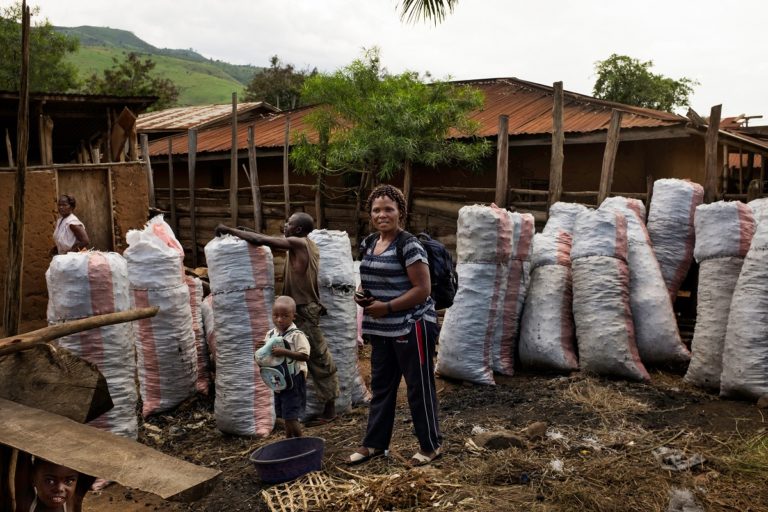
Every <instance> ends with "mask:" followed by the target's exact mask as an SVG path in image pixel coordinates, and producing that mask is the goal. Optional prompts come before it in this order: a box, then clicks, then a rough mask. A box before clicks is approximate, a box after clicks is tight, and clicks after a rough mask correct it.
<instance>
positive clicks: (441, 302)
mask: <svg viewBox="0 0 768 512" xmlns="http://www.w3.org/2000/svg"><path fill="white" fill-rule="evenodd" d="M411 238H415V239H416V240H418V241H419V243H421V245H422V246H423V247H424V250H425V251H426V253H427V259H428V260H429V279H430V281H431V282H432V293H431V295H432V299H433V300H434V301H435V309H445V308H449V307H451V306H452V305H453V298H454V297H455V296H456V289H457V288H458V280H457V278H456V272H454V271H453V258H451V253H450V252H448V249H446V248H445V246H444V245H443V244H441V243H440V242H438V241H437V240H435V239H433V238H432V237H431V236H429V235H428V234H426V233H419V234H418V236H415V235H412V234H411V233H409V232H407V231H401V232H400V234H399V235H398V237H397V259H399V260H400V264H401V265H402V266H403V268H405V256H404V255H403V247H405V243H406V242H407V241H409V240H410V239H411ZM378 239H379V234H378V233H372V234H370V235H368V236H367V237H365V240H363V244H362V247H363V250H364V252H367V251H368V249H370V248H372V247H373V246H374V245H375V244H376V241H377V240H378Z"/></svg>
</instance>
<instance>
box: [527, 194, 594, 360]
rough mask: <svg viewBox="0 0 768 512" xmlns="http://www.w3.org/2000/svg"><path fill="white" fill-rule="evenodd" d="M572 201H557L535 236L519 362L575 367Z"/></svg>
mask: <svg viewBox="0 0 768 512" xmlns="http://www.w3.org/2000/svg"><path fill="white" fill-rule="evenodd" d="M585 211H587V208H586V207H585V206H583V205H579V204H575V203H561V202H558V203H555V204H553V205H552V207H551V208H550V209H549V219H548V220H547V224H546V225H545V226H544V231H543V232H542V233H539V234H537V235H535V236H534V237H533V254H532V258H531V265H532V267H533V271H532V272H531V286H530V288H529V290H528V296H527V297H526V301H525V309H524V311H523V318H522V322H521V327H520V346H519V353H520V362H521V363H522V364H523V365H525V366H531V367H539V368H546V369H553V370H558V371H565V372H569V371H574V370H578V367H579V364H578V358H577V355H576V334H575V330H574V323H573V309H572V302H573V279H572V271H571V246H572V244H573V226H574V224H575V222H576V217H577V216H578V215H579V214H580V213H582V212H585Z"/></svg>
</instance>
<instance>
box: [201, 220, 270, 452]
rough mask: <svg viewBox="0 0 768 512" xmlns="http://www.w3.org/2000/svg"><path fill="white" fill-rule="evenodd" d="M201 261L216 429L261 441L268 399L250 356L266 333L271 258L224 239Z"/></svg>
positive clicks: (266, 428)
mask: <svg viewBox="0 0 768 512" xmlns="http://www.w3.org/2000/svg"><path fill="white" fill-rule="evenodd" d="M205 258H206V260H207V262H208V277H209V279H210V285H211V295H210V296H211V297H212V299H211V300H212V306H213V323H214V331H215V336H216V399H215V402H214V415H215V417H216V427H217V428H218V429H219V430H221V431H222V432H226V433H228V434H236V435H255V436H263V437H266V436H268V435H269V434H270V432H272V429H273V428H274V425H275V410H274V395H273V392H272V390H271V389H269V388H268V387H267V385H266V384H265V383H264V381H263V380H262V379H261V375H260V372H259V366H258V365H257V364H256V361H255V359H254V355H255V352H256V350H258V349H259V348H260V347H261V346H262V345H264V336H265V335H266V334H267V331H268V330H269V329H271V328H272V305H273V303H274V300H275V289H274V286H275V269H274V264H273V261H272V252H271V251H270V250H269V248H268V247H264V246H256V245H253V244H249V243H248V242H246V241H244V240H241V239H240V238H237V237H234V236H231V235H225V236H221V237H216V238H214V239H213V240H211V241H210V242H208V244H207V245H206V246H205Z"/></svg>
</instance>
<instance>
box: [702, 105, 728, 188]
mask: <svg viewBox="0 0 768 512" xmlns="http://www.w3.org/2000/svg"><path fill="white" fill-rule="evenodd" d="M722 108H723V106H722V105H715V106H714V107H712V110H710V113H709V125H708V126H707V138H706V141H705V143H704V202H705V203H711V202H713V201H715V200H716V199H717V197H718V196H719V194H718V190H717V135H718V131H719V130H720V111H721V110H722ZM726 163H727V162H726Z"/></svg>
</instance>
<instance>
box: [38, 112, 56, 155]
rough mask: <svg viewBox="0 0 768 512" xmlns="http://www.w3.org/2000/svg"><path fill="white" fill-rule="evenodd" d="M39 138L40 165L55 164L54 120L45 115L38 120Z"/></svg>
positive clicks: (41, 115)
mask: <svg viewBox="0 0 768 512" xmlns="http://www.w3.org/2000/svg"><path fill="white" fill-rule="evenodd" d="M38 138H39V140H40V163H42V164H43V165H50V164H52V163H53V119H51V117H50V116H47V115H45V114H40V117H39V118H38Z"/></svg>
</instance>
